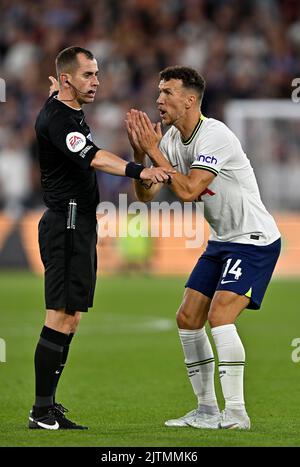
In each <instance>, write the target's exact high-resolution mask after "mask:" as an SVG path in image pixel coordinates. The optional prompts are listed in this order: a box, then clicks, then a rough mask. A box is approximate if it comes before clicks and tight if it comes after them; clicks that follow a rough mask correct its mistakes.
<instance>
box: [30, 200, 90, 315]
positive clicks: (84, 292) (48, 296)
mask: <svg viewBox="0 0 300 467" xmlns="http://www.w3.org/2000/svg"><path fill="white" fill-rule="evenodd" d="M66 227H67V215H65V214H63V213H59V212H54V211H52V210H50V209H47V210H46V211H45V212H44V214H43V216H42V218H41V219H40V222H39V227H38V230H39V246H40V254H41V258H42V261H43V264H44V267H45V301H46V309H54V310H56V309H60V308H64V309H65V311H66V313H69V314H74V313H75V312H76V311H88V308H90V307H92V306H93V298H94V291H95V285H96V272H97V252H96V244H97V220H96V214H89V215H86V214H80V213H77V218H76V228H75V229H74V230H71V229H70V230H68V229H67V228H66Z"/></svg>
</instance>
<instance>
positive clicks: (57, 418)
mask: <svg viewBox="0 0 300 467" xmlns="http://www.w3.org/2000/svg"><path fill="white" fill-rule="evenodd" d="M64 412H66V409H65V408H64V407H63V406H61V404H55V405H54V406H53V407H50V409H48V411H47V413H46V414H44V415H42V416H41V417H37V416H36V415H35V413H34V409H33V410H31V411H30V414H29V423H28V427H29V428H30V429H40V430H41V429H42V430H87V429H88V427H87V426H83V425H77V423H74V422H72V421H71V420H69V419H68V418H67V417H66V416H65V415H64Z"/></svg>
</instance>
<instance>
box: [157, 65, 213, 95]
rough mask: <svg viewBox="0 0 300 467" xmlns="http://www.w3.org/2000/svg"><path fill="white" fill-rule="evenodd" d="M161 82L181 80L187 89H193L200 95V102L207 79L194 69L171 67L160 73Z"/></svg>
mask: <svg viewBox="0 0 300 467" xmlns="http://www.w3.org/2000/svg"><path fill="white" fill-rule="evenodd" d="M159 77H160V79H161V80H164V81H169V80H170V79H181V81H182V84H183V86H184V87H185V88H192V89H194V90H195V91H197V93H198V94H199V100H200V101H201V100H202V96H203V93H204V89H205V79H204V78H203V76H202V75H200V73H198V72H197V71H196V70H194V69H193V68H189V67H187V66H178V65H176V66H169V67H167V68H165V69H164V70H162V71H161V72H160V73H159Z"/></svg>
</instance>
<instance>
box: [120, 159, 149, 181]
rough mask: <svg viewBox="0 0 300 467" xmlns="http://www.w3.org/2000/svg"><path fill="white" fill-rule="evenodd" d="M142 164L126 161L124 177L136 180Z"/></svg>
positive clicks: (141, 169) (138, 178)
mask: <svg viewBox="0 0 300 467" xmlns="http://www.w3.org/2000/svg"><path fill="white" fill-rule="evenodd" d="M144 168H145V167H144V166H143V165H142V164H136V163H135V162H128V164H127V165H126V167H125V175H126V177H130V178H135V179H136V180H140V175H141V172H142V171H143V170H144Z"/></svg>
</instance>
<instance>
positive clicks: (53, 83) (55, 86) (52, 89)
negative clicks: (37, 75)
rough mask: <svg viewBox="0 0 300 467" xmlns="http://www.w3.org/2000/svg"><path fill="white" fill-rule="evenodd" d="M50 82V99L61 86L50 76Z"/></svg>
mask: <svg viewBox="0 0 300 467" xmlns="http://www.w3.org/2000/svg"><path fill="white" fill-rule="evenodd" d="M48 78H49V81H50V82H51V84H50V88H49V97H50V96H51V94H53V93H54V92H55V91H58V90H59V84H58V81H57V79H56V78H54V76H48Z"/></svg>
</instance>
